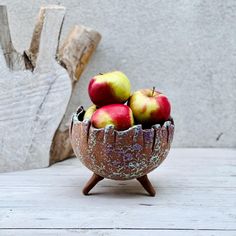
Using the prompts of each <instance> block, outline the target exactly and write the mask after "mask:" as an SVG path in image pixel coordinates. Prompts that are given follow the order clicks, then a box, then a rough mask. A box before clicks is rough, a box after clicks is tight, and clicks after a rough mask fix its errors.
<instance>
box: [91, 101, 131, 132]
mask: <svg viewBox="0 0 236 236" xmlns="http://www.w3.org/2000/svg"><path fill="white" fill-rule="evenodd" d="M91 123H92V125H93V126H94V127H95V128H104V127H106V126H107V125H112V126H114V129H116V130H126V129H128V128H130V127H131V126H133V125H134V118H133V113H132V110H131V109H130V107H128V106H127V105H124V104H111V105H106V106H103V107H101V108H99V109H97V110H96V111H95V112H94V113H93V115H92V118H91Z"/></svg>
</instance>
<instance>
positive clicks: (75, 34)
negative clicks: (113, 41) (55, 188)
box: [50, 26, 101, 164]
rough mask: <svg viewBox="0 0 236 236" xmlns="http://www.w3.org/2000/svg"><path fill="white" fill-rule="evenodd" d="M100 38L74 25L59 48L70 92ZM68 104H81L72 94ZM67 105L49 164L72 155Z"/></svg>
mask: <svg viewBox="0 0 236 236" xmlns="http://www.w3.org/2000/svg"><path fill="white" fill-rule="evenodd" d="M100 39H101V35H100V34H99V33H98V32H96V31H94V30H92V29H90V28H87V27H84V26H75V27H74V28H73V30H72V31H71V32H70V33H69V35H68V37H67V38H66V40H65V41H64V43H63V44H62V47H61V48H60V49H59V53H58V60H59V62H60V63H61V64H62V65H63V66H64V67H65V68H66V69H67V71H68V73H69V75H70V78H71V81H72V94H73V93H74V92H75V89H76V83H77V82H78V80H79V78H80V76H81V74H82V72H83V71H84V69H85V67H86V65H87V64H88V61H89V59H90V58H91V56H92V54H93V53H94V51H95V49H96V47H97V45H98V43H99V42H100ZM70 104H77V106H79V105H81V104H79V101H78V100H75V99H73V96H71V99H70V102H69V105H70ZM69 105H68V107H67V110H66V113H65V115H64V117H63V119H62V121H61V123H60V126H59V127H58V129H57V131H56V133H55V136H54V139H53V143H52V146H51V159H50V163H51V164H52V163H55V162H57V161H61V160H64V159H66V158H68V157H70V156H72V155H73V150H72V147H71V143H70V140H69V123H70V118H71V115H72V112H71V110H70V106H69Z"/></svg>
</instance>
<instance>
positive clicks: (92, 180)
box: [83, 173, 104, 195]
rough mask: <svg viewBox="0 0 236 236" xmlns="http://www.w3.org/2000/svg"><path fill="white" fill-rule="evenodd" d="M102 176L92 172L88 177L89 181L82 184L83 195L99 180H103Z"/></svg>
mask: <svg viewBox="0 0 236 236" xmlns="http://www.w3.org/2000/svg"><path fill="white" fill-rule="evenodd" d="M103 179H104V178H103V177H101V176H100V175H97V174H95V173H93V175H92V177H91V178H90V179H89V181H88V182H87V183H86V185H85V186H84V189H83V194H84V195H88V194H89V191H90V190H91V189H92V188H93V187H94V186H95V185H96V184H97V183H98V182H99V181H101V180H103Z"/></svg>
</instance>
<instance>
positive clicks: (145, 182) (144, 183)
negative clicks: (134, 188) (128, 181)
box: [137, 175, 156, 197]
mask: <svg viewBox="0 0 236 236" xmlns="http://www.w3.org/2000/svg"><path fill="white" fill-rule="evenodd" d="M137 180H138V181H139V183H140V184H141V185H142V186H143V188H144V189H145V190H146V191H147V192H148V193H149V194H150V196H152V197H154V196H155V195H156V191H155V189H154V188H153V186H152V184H151V182H150V181H149V179H148V176H147V175H144V176H142V177H140V178H137Z"/></svg>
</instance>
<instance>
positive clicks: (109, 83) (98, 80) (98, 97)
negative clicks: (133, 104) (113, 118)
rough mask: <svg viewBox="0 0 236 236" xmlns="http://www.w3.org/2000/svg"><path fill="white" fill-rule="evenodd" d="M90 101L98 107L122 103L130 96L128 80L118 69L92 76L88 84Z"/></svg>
mask: <svg viewBox="0 0 236 236" xmlns="http://www.w3.org/2000/svg"><path fill="white" fill-rule="evenodd" d="M88 93H89V96H90V99H91V101H92V102H93V103H94V104H95V105H97V106H98V107H102V106H105V105H109V104H117V103H124V102H126V101H127V100H128V98H129V97H130V93H131V91H130V82H129V79H128V78H127V76H126V75H125V74H124V73H122V72H120V71H113V72H109V73H105V74H99V75H96V76H94V77H93V78H92V79H91V80H90V82H89V86H88Z"/></svg>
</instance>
